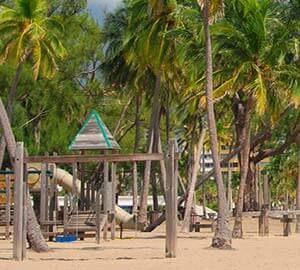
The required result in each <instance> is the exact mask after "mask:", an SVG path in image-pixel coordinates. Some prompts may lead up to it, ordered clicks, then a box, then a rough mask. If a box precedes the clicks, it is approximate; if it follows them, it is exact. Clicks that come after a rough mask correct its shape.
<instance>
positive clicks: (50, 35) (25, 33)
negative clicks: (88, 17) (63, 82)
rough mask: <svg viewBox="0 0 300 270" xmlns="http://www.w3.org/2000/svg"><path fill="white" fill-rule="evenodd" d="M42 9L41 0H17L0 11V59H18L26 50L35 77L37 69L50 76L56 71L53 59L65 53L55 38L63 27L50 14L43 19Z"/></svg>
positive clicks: (55, 59) (44, 5)
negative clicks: (0, 52)
mask: <svg viewBox="0 0 300 270" xmlns="http://www.w3.org/2000/svg"><path fill="white" fill-rule="evenodd" d="M46 11H47V5H46V2H45V1H43V0H17V1H16V2H15V7H13V8H10V7H6V6H2V7H1V10H0V35H1V37H2V40H3V48H2V54H1V56H2V57H1V59H2V60H3V61H4V60H6V59H7V58H8V57H10V58H12V57H13V58H15V61H16V62H20V61H22V58H24V57H28V55H27V54H28V52H29V54H30V55H29V56H31V57H32V60H33V74H34V78H35V79H37V78H38V76H39V73H40V69H41V68H42V71H43V72H44V74H45V75H46V76H47V77H52V76H53V75H54V73H55V71H56V70H57V63H56V61H57V59H59V58H63V57H64V56H65V49H64V47H63V45H62V43H61V41H60V40H59V35H60V34H61V33H62V31H63V26H62V24H61V23H60V22H59V21H58V20H57V19H55V18H54V17H53V18H47V17H46ZM42 61H44V62H43V63H42Z"/></svg>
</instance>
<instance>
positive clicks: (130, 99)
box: [113, 97, 133, 136]
mask: <svg viewBox="0 0 300 270" xmlns="http://www.w3.org/2000/svg"><path fill="white" fill-rule="evenodd" d="M132 99H133V98H132V97H130V98H129V100H128V101H127V102H126V104H125V105H124V107H123V110H122V113H121V115H120V118H119V120H118V122H117V124H116V126H115V129H114V132H113V136H116V135H117V134H118V132H119V129H120V126H121V124H122V121H123V120H124V118H125V116H126V114H127V111H128V109H129V106H130V104H131V102H132Z"/></svg>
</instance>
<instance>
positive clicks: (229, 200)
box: [227, 161, 232, 213]
mask: <svg viewBox="0 0 300 270" xmlns="http://www.w3.org/2000/svg"><path fill="white" fill-rule="evenodd" d="M227 203H228V211H229V212H230V213H231V212H232V169H231V161H229V162H228V182H227Z"/></svg>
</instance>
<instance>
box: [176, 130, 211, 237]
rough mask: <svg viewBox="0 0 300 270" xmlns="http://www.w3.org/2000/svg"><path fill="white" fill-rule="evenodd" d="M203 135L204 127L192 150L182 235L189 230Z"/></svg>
mask: <svg viewBox="0 0 300 270" xmlns="http://www.w3.org/2000/svg"><path fill="white" fill-rule="evenodd" d="M205 134H206V127H203V128H202V130H201V134H200V137H199V141H198V144H197V145H196V146H195V148H194V162H193V170H192V178H191V181H190V185H189V190H188V196H187V200H186V203H185V213H184V219H183V224H182V227H181V232H183V233H189V231H190V230H189V229H190V216H191V210H192V205H193V202H194V196H195V186H196V181H197V175H198V171H199V169H200V158H201V154H202V153H203V144H204V138H205Z"/></svg>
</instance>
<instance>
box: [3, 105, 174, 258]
mask: <svg viewBox="0 0 300 270" xmlns="http://www.w3.org/2000/svg"><path fill="white" fill-rule="evenodd" d="M4 116H5V115H4ZM4 118H5V117H4ZM3 121H4V122H7V123H8V121H7V119H4V120H3ZM8 126H9V125H8ZM7 131H9V132H8V133H10V134H8V135H7V134H6V139H7V137H8V136H10V137H11V138H13V135H12V131H11V129H8V130H6V132H7ZM11 148H13V149H15V151H14V152H12V151H10V154H11V157H12V162H13V164H14V171H13V177H11V174H12V172H11V171H10V172H9V171H5V172H4V173H3V174H4V175H5V190H6V199H5V203H6V209H5V212H6V222H5V223H6V237H8V236H9V225H10V223H11V218H10V213H11V210H10V205H11V197H12V196H11V194H10V193H11V187H12V184H13V191H14V195H13V258H14V259H15V260H23V259H25V258H26V239H27V235H26V232H27V225H28V224H29V223H27V220H26V219H27V210H28V209H27V208H28V201H30V200H29V198H28V196H30V195H29V189H30V188H31V190H33V191H34V190H38V191H39V192H40V207H39V210H40V211H39V212H40V216H39V221H40V227H41V229H42V232H43V234H44V236H46V237H50V238H51V239H53V237H59V236H60V235H59V234H61V232H59V231H58V230H57V228H58V225H63V232H62V233H63V234H64V235H68V234H69V233H74V232H75V233H76V235H77V236H78V237H79V238H81V239H82V238H84V237H85V232H88V231H94V232H95V235H96V241H97V243H98V244H99V243H100V233H101V231H102V230H103V239H105V240H106V239H108V229H109V227H110V231H111V239H112V240H113V239H115V229H116V228H115V227H116V224H119V225H120V227H121V228H130V229H133V228H135V229H137V227H138V223H137V219H136V214H137V162H142V161H145V162H153V161H160V162H164V163H165V165H166V183H165V184H166V194H165V195H166V213H165V216H166V257H175V256H176V247H177V224H176V222H174V221H175V220H177V167H178V166H177V159H178V155H177V154H176V153H175V152H176V151H175V141H174V140H172V141H171V144H170V145H169V152H168V154H167V155H166V156H164V155H163V154H159V153H156V154H118V153H116V151H117V150H118V149H119V145H118V144H117V143H116V142H115V141H114V139H113V137H112V135H111V134H110V132H109V130H108V129H107V127H106V126H105V125H104V123H103V122H102V120H101V118H100V116H99V115H98V114H97V112H95V111H92V113H91V114H90V116H89V117H88V118H87V120H86V121H85V123H84V124H83V126H82V128H81V129H80V131H79V133H78V134H77V135H76V137H75V139H74V140H73V141H72V143H71V145H70V149H71V150H96V149H98V150H102V151H103V150H104V154H103V153H101V154H99V155H95V154H94V155H83V154H81V155H68V156H59V155H53V156H49V155H45V156H28V155H27V154H26V150H25V148H24V144H23V143H22V142H19V143H16V144H15V146H14V145H12V147H11ZM11 148H10V150H11ZM108 150H112V151H113V152H114V153H112V154H107V151H108ZM119 162H132V163H133V166H132V168H133V194H134V209H135V210H134V212H133V215H130V214H129V213H127V212H126V211H124V210H122V209H121V208H119V207H118V206H116V178H117V177H116V169H117V164H118V163H119ZM86 163H95V164H96V165H97V166H96V167H97V169H98V170H99V171H98V172H97V173H96V176H95V177H93V181H92V182H87V183H86V182H84V181H82V179H83V178H84V177H83V178H82V176H83V172H84V171H83V170H82V169H81V168H83V164H86ZM62 164H64V165H66V164H68V165H71V167H72V175H71V174H69V173H68V172H67V171H65V170H62V169H60V168H58V167H57V166H58V165H62ZM79 169H80V170H79ZM79 173H80V178H81V180H79V179H80V178H79V177H78V174H79ZM12 180H13V181H12ZM58 184H60V185H61V186H63V187H64V188H65V190H66V191H67V192H69V194H71V196H68V195H67V196H65V201H64V202H65V203H64V211H63V219H59V215H58V213H59V209H58V208H57V194H58V192H57V185H58Z"/></svg>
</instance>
